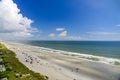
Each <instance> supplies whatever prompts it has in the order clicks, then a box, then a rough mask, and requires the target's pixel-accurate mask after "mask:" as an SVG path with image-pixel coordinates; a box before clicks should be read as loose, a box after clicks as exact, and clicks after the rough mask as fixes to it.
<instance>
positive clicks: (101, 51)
mask: <svg viewBox="0 0 120 80" xmlns="http://www.w3.org/2000/svg"><path fill="white" fill-rule="evenodd" d="M23 43H25V44H29V45H34V46H40V47H46V48H51V49H57V50H63V51H70V52H77V53H82V54H90V55H96V56H104V57H111V58H118V59H120V41H24V42H23Z"/></svg>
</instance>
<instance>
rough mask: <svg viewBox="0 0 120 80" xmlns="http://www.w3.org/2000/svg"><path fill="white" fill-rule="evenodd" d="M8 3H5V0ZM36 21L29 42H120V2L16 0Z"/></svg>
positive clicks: (26, 15) (115, 0)
mask: <svg viewBox="0 0 120 80" xmlns="http://www.w3.org/2000/svg"><path fill="white" fill-rule="evenodd" d="M2 1H5V0H2ZM13 3H14V4H16V5H17V8H18V9H20V12H18V13H17V14H19V13H20V14H22V15H23V18H24V17H27V19H28V20H29V19H30V20H31V21H33V23H32V22H31V23H29V24H30V26H31V27H32V28H34V29H31V30H35V31H31V32H30V33H29V34H32V35H33V36H32V37H27V39H40V40H120V0H14V1H13Z"/></svg>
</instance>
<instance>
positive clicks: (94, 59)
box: [87, 57, 99, 61]
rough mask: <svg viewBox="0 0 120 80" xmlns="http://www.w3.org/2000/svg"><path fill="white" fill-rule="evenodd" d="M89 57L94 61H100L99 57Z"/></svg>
mask: <svg viewBox="0 0 120 80" xmlns="http://www.w3.org/2000/svg"><path fill="white" fill-rule="evenodd" d="M87 59H89V60H93V61H99V59H98V58H95V57H88V58H87Z"/></svg>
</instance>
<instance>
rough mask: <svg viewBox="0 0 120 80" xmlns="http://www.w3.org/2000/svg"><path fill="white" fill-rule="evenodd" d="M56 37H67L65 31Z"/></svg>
mask: <svg viewBox="0 0 120 80" xmlns="http://www.w3.org/2000/svg"><path fill="white" fill-rule="evenodd" d="M58 36H60V37H66V36H67V31H63V32H61V33H60V34H59V35H58Z"/></svg>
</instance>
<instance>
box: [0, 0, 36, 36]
mask: <svg viewBox="0 0 120 80" xmlns="http://www.w3.org/2000/svg"><path fill="white" fill-rule="evenodd" d="M32 23H33V21H32V20H31V19H28V18H27V17H24V16H23V14H21V13H20V9H19V8H18V7H17V4H16V3H14V2H13V0H0V36H4V37H8V36H12V37H30V36H32V31H36V30H37V29H35V28H32V27H31V24H32Z"/></svg>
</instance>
